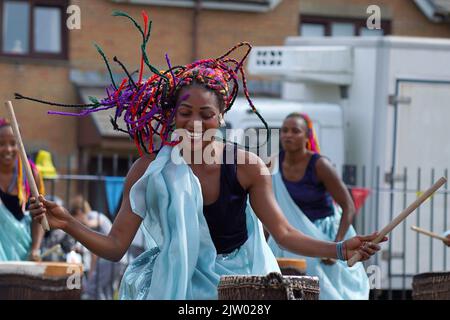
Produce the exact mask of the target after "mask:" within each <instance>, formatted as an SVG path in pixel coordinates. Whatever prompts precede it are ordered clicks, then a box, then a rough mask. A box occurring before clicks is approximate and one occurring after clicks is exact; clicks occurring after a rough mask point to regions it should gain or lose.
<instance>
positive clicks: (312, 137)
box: [300, 113, 320, 153]
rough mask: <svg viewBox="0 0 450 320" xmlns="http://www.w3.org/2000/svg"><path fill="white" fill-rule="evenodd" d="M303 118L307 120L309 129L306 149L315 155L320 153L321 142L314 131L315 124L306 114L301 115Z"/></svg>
mask: <svg viewBox="0 0 450 320" xmlns="http://www.w3.org/2000/svg"><path fill="white" fill-rule="evenodd" d="M300 115H301V117H302V118H303V119H304V120H305V122H306V126H307V127H308V142H307V143H306V148H308V150H311V151H312V152H315V153H320V147H319V140H318V139H317V135H316V130H314V126H313V122H312V120H311V118H310V117H309V116H308V115H307V114H306V113H300Z"/></svg>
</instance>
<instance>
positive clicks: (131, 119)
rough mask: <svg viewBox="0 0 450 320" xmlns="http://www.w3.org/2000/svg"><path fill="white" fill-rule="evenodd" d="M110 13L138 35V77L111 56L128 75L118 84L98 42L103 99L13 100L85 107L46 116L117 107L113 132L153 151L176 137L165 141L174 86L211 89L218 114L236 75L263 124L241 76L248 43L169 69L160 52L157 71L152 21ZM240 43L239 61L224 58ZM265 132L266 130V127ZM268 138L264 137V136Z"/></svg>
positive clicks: (235, 87) (226, 105) (232, 93)
mask: <svg viewBox="0 0 450 320" xmlns="http://www.w3.org/2000/svg"><path fill="white" fill-rule="evenodd" d="M113 16H122V17H126V18H128V19H129V20H131V21H132V22H133V23H134V25H135V27H136V28H137V29H138V31H139V32H140V34H141V36H142V45H141V63H140V69H139V78H138V81H137V82H136V81H134V80H133V78H132V76H131V75H130V73H129V72H128V71H127V69H126V68H125V66H124V65H123V64H122V63H121V62H120V61H119V60H118V59H117V57H114V59H113V60H114V61H115V62H116V63H118V64H119V65H120V66H121V67H122V69H123V70H124V71H125V73H126V74H127V77H126V78H124V79H122V81H121V82H120V84H119V85H118V86H117V85H116V83H115V81H114V78H113V76H112V72H111V68H110V66H109V63H108V60H107V58H106V56H105V54H104V53H103V51H102V50H101V48H100V47H99V46H97V45H96V47H97V50H98V52H99V53H100V55H101V56H102V57H103V60H104V61H105V64H106V66H107V68H108V71H109V74H110V77H111V82H112V84H111V85H110V86H109V87H108V88H107V89H106V97H105V98H104V99H101V100H100V101H98V100H97V99H95V98H92V97H90V100H91V102H92V103H91V104H84V105H67V104H58V103H52V102H47V101H43V100H38V99H33V98H29V97H24V96H22V95H20V94H17V93H16V99H28V100H32V101H36V102H40V103H46V104H50V105H54V106H61V107H82V108H83V109H84V110H83V111H81V112H80V113H68V112H56V111H49V112H48V113H49V114H59V115H73V116H84V115H87V114H90V113H92V112H97V111H101V110H107V109H111V108H116V110H115V116H114V117H113V118H111V123H112V125H113V127H114V129H115V130H118V131H122V132H125V133H127V134H128V135H129V136H130V137H131V138H132V139H133V140H134V141H135V143H136V145H137V147H138V150H139V153H140V154H141V155H142V154H143V151H145V152H147V153H154V152H157V151H158V150H159V149H160V148H161V147H162V146H164V145H175V144H177V143H178V142H179V141H170V139H171V133H172V132H173V131H174V129H175V128H174V121H173V120H174V118H175V112H176V109H177V105H176V97H177V95H178V94H179V90H180V89H181V88H182V87H184V86H187V85H190V84H192V83H194V82H196V83H199V84H201V85H204V86H205V87H207V88H209V89H211V90H214V92H216V93H217V95H218V96H219V97H220V98H221V101H220V104H221V105H222V106H223V110H222V111H223V112H226V111H228V110H229V109H230V108H231V106H232V105H233V102H234V100H235V99H236V96H237V94H238V91H239V78H238V74H239V73H240V74H241V77H242V84H243V92H244V95H245V97H246V98H247V101H248V103H249V105H250V107H251V108H252V110H253V112H254V113H255V114H256V115H257V116H258V117H259V119H260V120H261V121H262V122H263V124H264V126H265V127H266V129H268V126H267V123H266V122H265V120H264V119H263V118H262V117H261V115H260V114H259V113H258V111H257V110H256V108H255V106H254V105H253V103H252V101H251V99H250V97H249V93H248V89H247V83H246V79H245V73H244V69H243V63H244V61H245V59H246V58H247V56H248V55H249V53H250V50H251V45H250V44H249V43H247V42H242V43H239V44H238V45H236V46H234V47H233V48H231V49H230V50H229V51H228V52H226V53H225V54H224V55H222V56H220V57H218V58H216V59H206V60H199V61H196V62H194V63H191V64H189V65H186V66H175V67H172V66H171V63H170V60H169V57H168V56H167V54H166V56H165V58H166V61H167V65H168V69H167V70H166V71H159V70H158V69H156V68H155V67H154V66H153V65H151V64H150V63H149V60H148V57H147V54H146V47H147V43H148V40H149V38H150V30H151V23H152V22H151V21H149V19H148V16H147V14H146V12H145V11H143V12H142V18H143V20H144V28H142V27H141V26H140V25H139V23H137V22H136V21H135V20H134V19H133V18H132V17H130V16H129V15H128V14H126V13H123V12H117V11H116V12H114V13H113ZM240 47H247V51H246V53H245V55H244V57H243V58H242V59H241V60H240V61H238V60H235V59H232V58H231V57H229V55H230V54H231V53H232V52H233V51H235V50H236V49H238V48H240ZM144 64H145V65H146V66H147V67H148V68H149V69H150V71H151V72H153V74H154V75H153V76H151V77H150V78H148V79H147V80H143V72H144ZM120 117H122V118H123V120H124V122H125V124H126V129H123V128H120V127H119V125H118V123H117V120H118V119H119V118H120ZM267 132H270V131H269V130H267ZM155 136H159V137H160V138H161V145H160V147H159V148H158V147H157V146H156V144H155V141H154V137H155ZM267 139H269V137H267Z"/></svg>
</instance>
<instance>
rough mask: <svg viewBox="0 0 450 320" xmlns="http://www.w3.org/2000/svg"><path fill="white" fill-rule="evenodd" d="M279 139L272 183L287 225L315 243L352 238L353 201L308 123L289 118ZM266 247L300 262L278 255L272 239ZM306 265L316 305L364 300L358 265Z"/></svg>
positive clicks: (316, 260)
mask: <svg viewBox="0 0 450 320" xmlns="http://www.w3.org/2000/svg"><path fill="white" fill-rule="evenodd" d="M280 139H281V145H282V151H281V152H280V155H279V159H278V161H276V160H275V161H276V163H277V164H278V165H277V166H276V168H275V169H276V172H274V175H273V176H272V179H273V188H274V192H275V196H276V200H277V202H278V203H279V205H280V207H281V211H282V212H283V213H284V215H285V216H286V218H287V220H288V221H289V223H290V224H291V225H292V226H294V227H295V228H296V229H297V230H299V231H301V232H302V233H304V234H305V235H308V236H310V237H313V238H315V239H318V240H323V241H333V242H339V241H342V240H344V239H349V238H350V237H352V236H354V235H355V231H354V230H353V227H352V226H351V223H352V220H353V217H354V215H355V208H354V205H353V201H352V198H351V196H350V194H349V193H348V191H347V189H346V187H345V185H344V183H343V182H342V181H341V179H340V178H339V177H338V175H337V173H336V171H335V170H334V168H333V165H332V164H331V163H330V161H329V160H328V159H326V158H325V157H322V156H321V155H320V149H319V144H318V142H317V138H316V134H315V132H314V128H313V124H312V121H311V119H310V118H309V117H308V116H307V115H306V114H300V113H293V114H290V115H288V116H287V117H286V119H285V120H284V122H283V125H282V128H281V132H280ZM334 202H336V203H337V204H338V205H339V207H340V208H341V209H342V214H341V213H340V211H339V210H337V208H336V206H335V205H334ZM268 242H269V245H270V247H271V249H272V251H273V252H274V254H275V256H276V257H279V258H282V257H286V258H300V257H299V256H297V255H296V254H295V253H292V252H289V251H286V250H283V249H281V246H280V245H279V244H278V243H276V239H274V238H273V237H271V238H269V240H268ZM301 258H305V257H301ZM322 258H323V257H322ZM306 260H307V262H306V264H307V271H306V272H307V274H308V275H311V276H318V277H319V284H320V299H368V297H369V281H368V278H367V275H366V273H365V271H364V267H363V265H362V264H361V263H358V264H357V265H356V266H354V267H352V268H348V267H347V265H346V264H345V263H344V262H342V261H336V260H335V259H329V258H325V259H321V257H318V258H306Z"/></svg>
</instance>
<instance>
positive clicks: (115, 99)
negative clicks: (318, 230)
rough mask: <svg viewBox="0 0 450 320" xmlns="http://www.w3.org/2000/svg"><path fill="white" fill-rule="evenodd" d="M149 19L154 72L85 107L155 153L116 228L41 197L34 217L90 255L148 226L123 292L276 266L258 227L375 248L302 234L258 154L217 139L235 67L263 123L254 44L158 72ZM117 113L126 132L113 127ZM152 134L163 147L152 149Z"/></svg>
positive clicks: (342, 253)
mask: <svg viewBox="0 0 450 320" xmlns="http://www.w3.org/2000/svg"><path fill="white" fill-rule="evenodd" d="M116 15H120V16H126V17H128V18H129V19H132V18H131V17H129V16H128V15H126V14H124V13H116ZM143 17H144V22H145V27H144V28H143V29H142V28H141V27H138V29H139V30H140V32H141V35H142V36H143V45H142V49H143V50H142V57H141V66H142V65H143V64H144V63H145V64H146V65H147V66H148V67H149V68H150V70H151V71H152V72H154V73H155V74H154V76H152V77H150V78H149V79H148V80H143V77H142V67H141V70H140V72H139V80H138V81H137V82H135V81H133V80H132V79H131V77H128V78H127V79H124V80H123V81H122V82H121V84H120V85H119V86H115V85H114V83H113V86H112V87H111V88H108V90H107V95H108V97H107V98H105V99H103V100H102V101H95V100H93V104H92V105H89V106H87V108H89V109H86V110H85V111H84V112H82V113H84V114H86V113H89V112H93V111H96V110H103V109H108V108H112V107H115V108H116V117H115V119H112V122H113V125H114V127H115V128H116V129H118V130H123V131H125V132H127V133H128V134H129V135H130V136H131V137H132V138H133V139H134V140H135V141H136V143H137V145H138V148H139V151H140V152H142V153H144V152H145V151H147V152H148V154H146V155H144V154H143V155H142V157H141V158H140V159H138V160H137V161H136V162H135V163H134V165H133V166H132V168H131V169H130V171H129V172H128V175H127V177H126V181H125V187H124V196H123V201H122V204H121V207H120V210H119V213H118V215H117V218H116V219H115V221H114V224H113V226H112V229H111V231H110V233H109V234H108V235H101V234H98V233H95V232H93V231H91V230H89V229H88V228H86V227H84V226H83V225H82V224H80V223H78V222H77V221H75V220H74V219H73V218H71V216H70V214H68V212H67V210H66V209H64V208H63V207H61V206H58V205H56V204H55V203H52V202H50V201H47V200H46V199H44V198H43V197H40V198H39V199H38V201H35V202H34V203H33V205H32V210H31V212H32V214H33V217H34V219H36V220H38V221H40V220H41V219H42V217H43V215H44V214H46V215H47V218H48V221H49V224H50V226H51V227H52V228H61V229H63V230H64V231H66V232H67V233H69V234H71V235H72V236H73V237H74V238H76V239H78V240H79V241H80V242H81V243H82V244H83V245H84V246H86V247H87V248H89V250H91V251H92V252H94V253H95V254H97V255H99V256H101V257H104V258H106V259H110V260H114V261H118V260H119V259H120V258H121V257H122V256H123V254H124V253H125V252H126V250H127V249H128V247H129V246H130V243H131V242H132V240H133V237H134V235H135V234H136V231H137V229H138V228H139V227H140V226H141V225H142V230H143V232H144V234H145V237H146V241H147V247H148V248H150V249H149V250H147V251H146V252H144V253H143V254H141V255H140V256H139V257H137V258H136V259H135V260H134V261H133V262H132V263H131V264H130V265H129V266H128V268H127V271H126V272H125V274H124V276H123V279H122V283H121V289H120V297H121V298H122V299H214V298H217V285H218V282H219V280H220V276H221V275H226V274H255V275H258V274H259V275H262V274H267V273H269V272H271V271H279V268H278V266H277V262H276V259H275V257H274V256H273V254H272V253H271V251H270V249H269V247H268V245H267V243H266V242H265V239H264V234H263V229H262V225H261V222H262V223H263V224H264V225H265V226H266V228H267V229H268V230H269V231H270V233H271V234H272V235H273V236H274V237H275V239H277V241H278V242H279V243H280V244H281V245H282V246H283V247H286V248H288V249H289V250H292V251H294V252H296V253H299V254H303V255H311V256H320V257H322V256H323V257H329V258H337V257H339V258H341V259H347V258H350V257H351V256H352V255H353V254H355V253H356V252H360V253H361V254H362V255H363V258H364V259H367V258H368V257H369V256H370V255H371V254H374V253H375V252H376V251H377V250H379V246H378V245H376V244H371V245H370V246H367V247H366V248H361V245H362V243H363V242H365V241H371V240H373V239H374V238H375V235H370V236H365V237H354V238H352V239H350V240H347V241H345V242H342V243H340V244H338V245H336V243H332V242H323V241H318V240H315V239H312V238H310V237H306V236H305V235H303V234H301V233H300V232H298V231H296V230H295V229H294V228H293V227H291V226H290V225H289V223H288V222H287V220H286V219H285V218H284V216H283V214H282V212H281V210H280V208H279V207H278V205H277V203H276V200H275V198H274V196H273V193H272V188H271V179H270V174H269V173H268V171H267V167H266V166H265V164H264V163H263V162H262V160H261V159H259V158H258V157H257V156H256V155H255V154H252V153H249V152H246V151H244V150H240V149H238V148H237V146H236V145H234V144H230V143H226V142H223V141H219V140H218V139H215V138H213V136H214V132H216V131H217V130H218V129H219V127H220V125H221V123H223V115H224V113H225V112H226V111H227V110H229V109H230V108H231V106H232V104H233V101H234V99H235V98H236V95H237V93H238V84H239V79H238V74H239V73H240V75H241V76H242V81H243V86H244V94H245V95H246V97H247V99H248V101H249V104H250V106H251V107H252V110H253V111H254V112H255V113H256V115H258V116H259V117H260V119H262V117H261V116H260V115H259V114H258V113H257V111H256V109H255V108H254V106H253V104H252V102H251V100H250V98H249V95H248V91H247V88H246V83H245V74H244V73H243V63H244V60H245V58H246V57H247V55H248V53H249V52H250V48H251V47H250V45H249V44H247V43H242V44H239V45H238V46H236V47H235V48H233V49H231V50H230V51H229V52H227V53H226V54H225V55H223V56H221V57H219V58H217V59H207V60H200V61H197V62H194V63H192V64H190V65H187V66H184V67H171V65H170V61H169V59H167V62H168V66H169V69H168V70H167V71H165V72H160V71H158V70H157V69H156V68H154V67H153V66H152V65H150V64H149V62H148V59H147V56H146V53H145V46H146V43H147V40H148V38H149V30H150V24H149V25H148V27H147V23H148V18H147V16H146V15H145V14H143ZM133 22H134V23H135V25H138V24H137V22H136V21H134V20H133ZM240 47H247V48H248V50H247V52H246V54H245V56H244V58H243V59H242V60H240V61H237V60H235V59H232V58H230V57H229V54H230V53H231V52H233V51H234V50H235V49H237V48H240ZM166 57H167V56H166ZM115 60H116V61H117V59H115ZM105 61H106V58H105ZM127 73H128V72H127ZM18 97H19V98H26V97H24V96H21V95H20V96H18ZM85 107H86V106H85ZM119 117H122V118H123V119H124V121H125V123H126V125H127V130H124V129H121V128H119V126H118V125H117V119H118V118H119ZM262 120H263V119H262ZM263 122H264V121H263ZM264 123H265V122H264ZM211 132H212V134H211ZM155 136H159V137H160V138H161V139H160V140H161V145H159V146H157V145H155V143H154V137H155ZM205 154H207V155H209V157H206V158H208V159H206V158H205V157H204V155H205ZM198 155H200V157H198ZM192 159H194V161H191V160H192ZM239 159H241V160H242V161H238V160H239ZM260 221H261V222H260Z"/></svg>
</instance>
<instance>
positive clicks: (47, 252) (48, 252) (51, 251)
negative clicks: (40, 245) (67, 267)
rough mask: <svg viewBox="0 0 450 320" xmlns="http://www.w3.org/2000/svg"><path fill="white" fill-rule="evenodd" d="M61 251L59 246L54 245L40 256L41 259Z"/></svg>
mask: <svg viewBox="0 0 450 320" xmlns="http://www.w3.org/2000/svg"><path fill="white" fill-rule="evenodd" d="M59 250H61V245H60V244H56V245H54V246H53V247H51V248H50V249H48V250H47V251H45V252H44V253H43V254H41V259H42V258H45V257H46V256H48V255H50V254H52V253H53V252H57V251H59Z"/></svg>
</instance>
